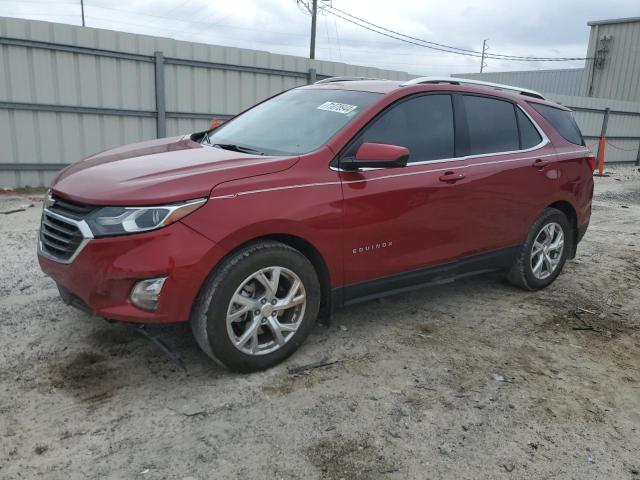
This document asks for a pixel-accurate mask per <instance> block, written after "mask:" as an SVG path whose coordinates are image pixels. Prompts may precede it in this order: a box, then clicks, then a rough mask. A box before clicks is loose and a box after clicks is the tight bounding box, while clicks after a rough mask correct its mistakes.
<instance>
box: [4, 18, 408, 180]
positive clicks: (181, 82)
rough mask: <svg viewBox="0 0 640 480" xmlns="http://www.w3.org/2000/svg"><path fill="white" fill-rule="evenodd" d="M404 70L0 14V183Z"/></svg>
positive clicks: (39, 176) (401, 76) (42, 176)
mask: <svg viewBox="0 0 640 480" xmlns="http://www.w3.org/2000/svg"><path fill="white" fill-rule="evenodd" d="M337 75H354V76H367V77H378V78H390V79H395V80H405V79H408V78H409V75H408V74H407V73H405V72H396V71H389V70H380V69H377V68H368V67H360V66H354V65H347V64H343V63H335V62H324V61H312V60H309V59H306V58H301V57H294V56H289V55H277V54H271V53H267V52H262V51H256V50H246V49H240V48H231V47H221V46H216V45H205V44H198V43H190V42H182V41H177V40H172V39H168V38H161V37H150V36H146V35H135V34H129V33H123V32H115V31H110V30H101V29H94V28H83V27H77V26H73V25H62V24H55V23H49V22H39V21H33V20H20V19H12V18H0V145H2V149H1V151H0V188H1V187H16V186H26V185H30V186H40V185H48V184H49V183H50V181H51V178H52V176H53V175H54V174H55V172H56V171H57V170H59V169H60V168H61V167H63V166H64V165H66V164H68V163H71V162H74V161H77V160H80V159H81V158H83V157H86V156H88V155H90V154H92V153H95V152H98V151H102V150H105V149H108V148H111V147H114V146H118V145H122V144H126V143H131V142H136V141H141V140H147V139H151V138H155V137H163V136H170V135H178V134H181V133H188V132H194V131H200V130H204V129H205V128H206V127H207V126H208V125H209V122H210V120H211V119H212V118H214V117H217V118H220V119H225V118H229V117H230V116H232V115H234V114H236V113H238V112H240V111H242V110H244V109H245V108H247V107H249V106H251V105H253V104H255V103H257V102H259V101H260V100H263V99H264V98H267V97H269V96H271V95H274V94H276V93H278V92H281V91H283V90H286V89H289V88H292V87H295V86H299V85H304V84H307V83H312V82H314V81H315V80H316V79H321V78H325V77H329V76H337Z"/></svg>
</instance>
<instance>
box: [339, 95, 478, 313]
mask: <svg viewBox="0 0 640 480" xmlns="http://www.w3.org/2000/svg"><path fill="white" fill-rule="evenodd" d="M454 132H455V129H454V119H453V102H452V97H451V95H448V94H429V95H419V96H413V97H409V98H408V99H404V100H401V101H400V102H398V103H396V104H394V105H392V106H391V107H389V108H388V109H386V110H385V111H383V112H382V113H381V114H380V115H379V116H377V117H376V118H375V119H374V120H373V121H372V122H371V123H370V124H369V125H368V126H367V127H366V128H365V129H364V130H363V132H361V133H360V134H359V135H358V137H356V139H355V140H354V141H353V142H352V143H351V145H350V146H348V147H347V149H346V151H345V152H344V153H343V155H342V158H345V157H350V156H354V155H355V151H356V150H357V148H358V147H359V146H360V145H361V144H362V143H364V142H379V143H388V144H393V145H401V146H404V147H407V148H408V149H409V154H410V155H409V160H408V165H407V167H405V168H398V169H375V170H363V171H357V172H341V173H340V176H341V179H342V188H343V195H344V212H345V227H344V235H345V243H344V244H345V252H344V262H345V265H344V266H345V280H346V284H348V285H349V284H357V283H361V282H364V281H367V280H374V279H379V278H382V277H387V276H390V275H393V274H396V273H399V272H406V271H409V270H415V269H418V268H420V267H423V266H428V265H433V264H438V263H444V262H447V261H449V260H452V259H453V258H455V257H456V256H457V255H458V254H459V249H460V241H461V237H462V236H463V235H462V234H463V228H464V226H463V222H461V209H463V208H464V199H463V196H461V195H458V194H457V193H456V192H457V190H458V189H459V188H460V185H462V184H464V183H466V182H467V181H468V180H467V179H465V178H462V179H458V178H457V176H456V173H451V174H449V175H447V174H448V172H455V169H456V167H458V166H460V165H463V163H464V161H463V160H452V161H446V162H445V161H442V160H444V159H454V158H455V157H456V152H455V143H456V142H455V134H454ZM383 289H384V288H383ZM346 300H348V298H347V299H346Z"/></svg>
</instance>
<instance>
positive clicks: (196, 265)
mask: <svg viewBox="0 0 640 480" xmlns="http://www.w3.org/2000/svg"><path fill="white" fill-rule="evenodd" d="M225 253H226V252H225V251H224V250H223V249H222V248H221V247H219V246H218V245H216V244H215V243H213V242H212V241H211V240H209V239H207V238H206V237H204V236H202V235H200V234H199V233H197V232H196V231H194V230H192V229H191V228H190V227H187V226H186V225H184V224H182V223H180V222H177V223H175V224H173V225H170V226H169V227H165V228H162V229H160V230H155V231H151V232H146V233H138V234H132V235H123V236H118V237H108V238H96V239H90V240H89V241H88V242H87V243H86V245H84V247H83V248H82V250H81V251H80V252H79V253H78V254H77V256H75V258H74V259H73V261H71V262H69V263H62V262H60V261H56V260H54V259H52V258H50V257H49V256H47V255H45V254H44V253H43V252H41V251H40V250H39V252H38V261H39V263H40V266H41V268H42V270H43V271H44V272H45V273H46V274H47V275H49V276H50V277H51V278H53V279H54V280H55V281H56V283H57V284H58V285H59V287H61V289H60V290H61V294H62V296H63V299H66V300H65V301H66V303H71V304H72V305H74V306H75V305H77V304H78V302H69V299H70V298H71V299H74V300H77V301H80V302H81V303H83V304H84V306H85V307H86V308H84V310H88V311H93V312H94V313H95V314H96V315H98V316H101V317H105V318H107V319H112V320H120V321H126V322H140V323H169V322H184V321H187V320H188V319H189V315H190V313H191V306H192V304H193V301H194V300H195V298H196V295H197V294H198V291H199V290H200V286H201V285H202V283H203V282H204V280H205V279H206V277H207V275H208V274H209V272H210V271H211V270H212V268H213V267H214V266H215V265H216V264H217V263H218V262H219V261H220V259H221V258H222V257H223V256H224V255H225ZM160 276H167V281H166V282H165V284H164V286H163V288H162V292H161V294H160V299H159V302H158V306H157V309H156V310H155V311H146V310H142V309H141V308H138V307H136V306H135V305H133V304H132V303H131V301H130V300H129V294H130V293H131V289H132V288H133V286H134V285H135V283H136V282H137V281H139V280H141V279H145V278H153V277H160Z"/></svg>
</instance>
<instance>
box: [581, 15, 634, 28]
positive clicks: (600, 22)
mask: <svg viewBox="0 0 640 480" xmlns="http://www.w3.org/2000/svg"><path fill="white" fill-rule="evenodd" d="M636 22H639V23H640V17H629V18H613V19H611V20H592V21H590V22H587V25H589V26H590V27H592V26H594V25H611V24H613V23H636Z"/></svg>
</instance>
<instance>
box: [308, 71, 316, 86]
mask: <svg viewBox="0 0 640 480" xmlns="http://www.w3.org/2000/svg"><path fill="white" fill-rule="evenodd" d="M314 83H316V69H315V68H310V69H309V85H312V84H314Z"/></svg>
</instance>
